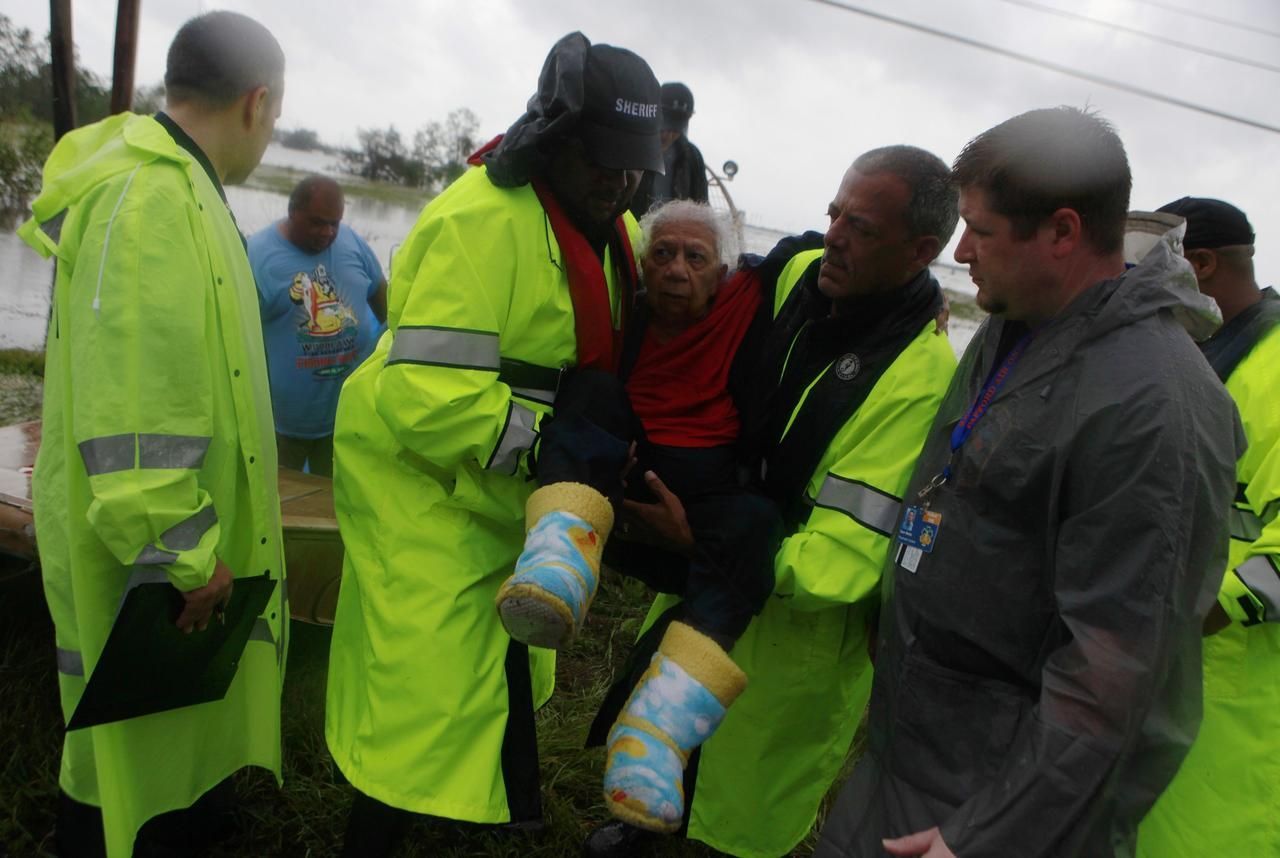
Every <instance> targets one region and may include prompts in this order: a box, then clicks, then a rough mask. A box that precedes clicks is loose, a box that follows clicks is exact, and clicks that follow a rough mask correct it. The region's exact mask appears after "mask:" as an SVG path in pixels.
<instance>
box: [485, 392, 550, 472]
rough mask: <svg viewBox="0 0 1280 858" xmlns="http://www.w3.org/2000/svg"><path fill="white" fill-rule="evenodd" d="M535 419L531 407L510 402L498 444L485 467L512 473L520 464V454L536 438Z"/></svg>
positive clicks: (535, 416) (536, 417)
mask: <svg viewBox="0 0 1280 858" xmlns="http://www.w3.org/2000/svg"><path fill="white" fill-rule="evenodd" d="M537 419H538V415H537V414H536V413H535V412H533V411H532V410H531V409H529V408H526V407H525V406H523V405H521V404H520V403H519V402H512V403H511V404H510V406H509V407H508V408H507V425H506V426H503V427H502V436H501V437H500V438H498V446H497V447H496V448H495V449H494V451H493V456H491V457H490V458H489V464H487V465H485V468H486V469H487V470H490V471H497V472H498V473H500V474H514V473H515V472H516V468H517V466H518V465H519V464H520V454H521V453H523V452H524V451H526V450H528V449H530V448H531V447H533V442H534V441H536V440H538V432H537V430H536V429H534V428H533V427H534V426H535V425H536V424H537Z"/></svg>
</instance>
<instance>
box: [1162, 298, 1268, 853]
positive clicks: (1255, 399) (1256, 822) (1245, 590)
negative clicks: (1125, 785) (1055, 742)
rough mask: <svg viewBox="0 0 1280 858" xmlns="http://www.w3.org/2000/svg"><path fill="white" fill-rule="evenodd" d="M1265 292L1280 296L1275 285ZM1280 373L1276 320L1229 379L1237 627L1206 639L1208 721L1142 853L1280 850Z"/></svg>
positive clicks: (1232, 611) (1231, 608) (1231, 611)
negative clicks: (1239, 445) (1238, 427)
mask: <svg viewBox="0 0 1280 858" xmlns="http://www.w3.org/2000/svg"><path fill="white" fill-rule="evenodd" d="M1264 295H1265V297H1264V300H1266V301H1268V302H1276V301H1280V298H1277V297H1276V296H1275V294H1274V293H1272V292H1271V290H1267V292H1266V293H1264ZM1230 327H1231V323H1228V325H1227V326H1224V329H1223V332H1222V334H1221V335H1220V336H1222V335H1229V333H1230V331H1229V330H1228V329H1229V328H1230ZM1215 339H1216V338H1215ZM1277 366H1280V325H1277V326H1274V327H1272V328H1271V329H1270V331H1269V332H1267V333H1265V334H1264V335H1263V336H1262V337H1261V338H1260V339H1259V340H1258V342H1257V343H1256V345H1253V346H1252V348H1251V349H1250V350H1249V351H1248V354H1247V356H1246V357H1245V358H1244V359H1243V360H1241V361H1240V362H1239V363H1238V364H1237V365H1236V366H1235V368H1234V369H1233V370H1232V371H1231V372H1230V374H1229V375H1228V376H1227V378H1226V385H1227V392H1228V393H1230V394H1231V398H1232V399H1234V400H1235V403H1236V407H1237V408H1238V409H1239V411H1240V420H1241V422H1242V423H1243V424H1244V432H1245V437H1246V438H1247V439H1248V441H1249V448H1248V450H1246V451H1245V454H1244V455H1243V456H1242V457H1241V458H1240V461H1239V462H1237V463H1236V481H1237V492H1236V499H1235V503H1234V504H1233V505H1232V509H1231V513H1230V516H1231V551H1230V554H1229V556H1228V560H1227V573H1226V575H1225V576H1224V578H1223V582H1222V589H1221V590H1220V591H1219V593H1218V602H1219V604H1221V605H1222V607H1223V608H1224V609H1225V610H1226V612H1227V615H1228V616H1229V617H1231V620H1232V622H1231V624H1230V625H1229V626H1227V627H1226V628H1225V629H1223V630H1222V631H1220V632H1218V633H1217V634H1215V635H1212V636H1210V637H1208V638H1206V639H1205V641H1204V720H1203V721H1202V722H1201V724H1200V732H1199V733H1198V734H1197V735H1196V740H1195V743H1194V744H1192V746H1191V750H1190V752H1189V753H1188V754H1187V757H1186V759H1185V760H1183V762H1182V767H1181V768H1180V769H1178V774H1177V776H1176V777H1175V778H1174V779H1173V782H1172V783H1171V784H1170V785H1169V788H1168V789H1167V790H1166V791H1165V792H1164V794H1163V795H1161V797H1160V799H1159V800H1158V801H1157V802H1156V804H1155V806H1154V807H1153V808H1152V809H1151V812H1150V813H1148V814H1147V817H1146V819H1144V820H1143V822H1142V825H1141V826H1140V827H1139V829H1138V855H1139V856H1140V858H1183V856H1185V858H1193V856H1194V858H1199V856H1203V855H1225V854H1232V855H1280V814H1278V813H1277V809H1278V808H1280V516H1278V515H1277V512H1280V384H1277V379H1276V367H1277ZM1215 369H1218V367H1217V366H1216V365H1215Z"/></svg>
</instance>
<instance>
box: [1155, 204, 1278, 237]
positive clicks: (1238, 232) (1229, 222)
mask: <svg viewBox="0 0 1280 858" xmlns="http://www.w3.org/2000/svg"><path fill="white" fill-rule="evenodd" d="M1156 211H1160V212H1167V213H1169V214H1175V215H1177V216H1178V217H1181V218H1184V219H1185V220H1186V221H1187V234H1186V235H1185V236H1183V239H1182V246H1183V247H1185V248H1186V249H1187V250H1197V249H1200V248H1207V249H1209V250H1214V249H1216V248H1219V247H1231V246H1233V245H1237V244H1253V239H1254V235H1253V227H1252V226H1250V225H1249V219H1248V218H1247V217H1245V215H1244V212H1242V211H1240V209H1238V208H1236V207H1235V206H1233V205H1231V203H1224V202H1223V201H1222V200H1211V199H1208V198H1206V197H1183V198H1182V199H1180V200H1174V201H1173V202H1171V203H1168V204H1167V205H1163V206H1161V207H1160V208H1158V209H1156Z"/></svg>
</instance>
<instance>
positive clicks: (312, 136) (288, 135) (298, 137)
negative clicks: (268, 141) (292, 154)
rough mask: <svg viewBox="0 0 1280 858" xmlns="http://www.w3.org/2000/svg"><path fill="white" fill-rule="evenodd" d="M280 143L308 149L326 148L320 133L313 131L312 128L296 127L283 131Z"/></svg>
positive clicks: (291, 147) (293, 147)
mask: <svg viewBox="0 0 1280 858" xmlns="http://www.w3.org/2000/svg"><path fill="white" fill-rule="evenodd" d="M280 145H282V146H286V147H288V148H290V149H305V150H307V151H311V150H313V149H323V148H324V144H322V143H321V142H320V135H319V134H317V133H316V132H314V131H312V130H311V129H310V128H295V129H293V130H292V131H281V132H280Z"/></svg>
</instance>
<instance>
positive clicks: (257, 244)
mask: <svg viewBox="0 0 1280 858" xmlns="http://www.w3.org/2000/svg"><path fill="white" fill-rule="evenodd" d="M344 205H345V204H344V202H343V198H342V189H341V188H339V187H338V183H337V182H335V181H334V180H333V179H330V178H327V177H325V176H308V177H307V178H305V179H303V180H302V181H301V182H299V183H298V185H297V187H295V188H294V189H293V193H292V194H290V195H289V216H288V217H286V218H284V219H282V220H279V221H277V222H275V223H274V224H272V225H271V226H269V227H266V228H265V229H263V230H261V231H260V232H258V233H256V234H255V235H254V236H253V237H252V238H250V239H249V262H250V263H251V264H252V265H253V276H254V279H255V280H257V282H258V304H259V307H260V309H261V311H262V335H263V338H264V340H265V341H266V348H267V369H268V371H269V372H270V374H271V405H272V409H273V410H274V412H275V419H276V443H277V446H278V448H279V451H280V464H281V465H282V466H283V467H286V468H296V469H298V470H302V469H303V468H304V467H306V468H307V469H308V470H309V471H310V472H311V473H313V474H323V475H325V476H331V475H332V474H333V418H334V414H335V413H336V412H337V410H338V393H339V391H341V389H342V382H343V380H344V379H345V378H346V377H347V374H348V373H349V372H351V370H353V369H354V368H355V367H356V366H358V365H359V364H360V362H361V361H363V360H364V359H365V358H367V357H368V356H369V354H370V353H371V352H372V351H373V347H374V344H375V342H376V341H377V335H378V332H379V330H380V329H381V326H382V324H383V323H385V322H386V320H387V281H386V278H385V277H384V276H383V274H382V266H380V265H379V264H378V259H377V257H376V256H374V253H373V251H372V250H370V249H369V245H368V244H366V243H365V242H364V239H362V238H360V236H358V235H356V234H355V233H354V232H353V231H352V230H351V229H350V227H347V226H344V225H343V224H342V213H343V208H344Z"/></svg>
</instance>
